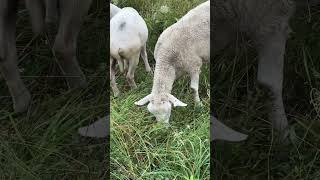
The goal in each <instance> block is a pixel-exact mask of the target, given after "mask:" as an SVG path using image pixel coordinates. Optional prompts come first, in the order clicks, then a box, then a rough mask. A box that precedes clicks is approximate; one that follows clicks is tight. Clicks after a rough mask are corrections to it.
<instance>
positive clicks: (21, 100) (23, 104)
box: [13, 90, 31, 113]
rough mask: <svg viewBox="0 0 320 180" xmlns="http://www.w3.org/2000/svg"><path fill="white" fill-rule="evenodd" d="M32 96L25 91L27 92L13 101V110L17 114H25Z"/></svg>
mask: <svg viewBox="0 0 320 180" xmlns="http://www.w3.org/2000/svg"><path fill="white" fill-rule="evenodd" d="M30 101H31V95H30V93H29V91H27V90H25V92H24V93H23V94H22V95H20V96H18V97H15V98H14V99H13V108H14V112H15V113H22V112H25V111H26V110H27V109H28V107H29V104H30Z"/></svg>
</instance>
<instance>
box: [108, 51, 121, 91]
mask: <svg viewBox="0 0 320 180" xmlns="http://www.w3.org/2000/svg"><path fill="white" fill-rule="evenodd" d="M114 69H115V61H114V59H113V58H111V57H110V86H111V88H112V91H113V94H114V97H118V96H119V94H120V91H119V89H118V87H117V83H116V72H115V70H114Z"/></svg>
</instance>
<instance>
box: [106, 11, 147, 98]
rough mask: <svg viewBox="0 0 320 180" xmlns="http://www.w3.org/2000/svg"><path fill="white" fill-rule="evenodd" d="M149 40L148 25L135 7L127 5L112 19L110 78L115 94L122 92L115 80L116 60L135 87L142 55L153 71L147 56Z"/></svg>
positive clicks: (121, 70)
mask: <svg viewBox="0 0 320 180" xmlns="http://www.w3.org/2000/svg"><path fill="white" fill-rule="evenodd" d="M147 40H148V28H147V25H146V23H145V21H144V20H143V18H142V17H141V16H140V15H139V13H138V12H137V11H136V10H135V9H133V8H131V7H125V8H123V9H121V10H120V11H119V12H118V13H117V14H116V15H114V16H113V18H112V19H111V20H110V79H111V88H112V90H113V92H114V96H118V95H119V93H120V91H119V89H118V88H117V85H116V81H115V65H116V61H117V62H118V65H119V69H120V72H124V71H128V72H127V76H126V78H127V81H128V83H129V85H130V86H131V87H133V88H135V87H136V83H135V81H134V73H135V70H136V68H137V66H138V63H139V57H140V55H141V57H142V59H143V61H144V64H145V69H146V71H147V72H151V67H150V65H149V63H148V57H147V49H146V48H147V44H146V43H147ZM115 60H116V61H115Z"/></svg>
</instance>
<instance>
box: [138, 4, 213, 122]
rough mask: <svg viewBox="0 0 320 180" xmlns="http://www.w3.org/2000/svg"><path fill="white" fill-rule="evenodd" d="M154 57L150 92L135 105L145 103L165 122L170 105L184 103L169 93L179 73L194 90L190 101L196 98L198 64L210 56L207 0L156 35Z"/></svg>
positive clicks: (169, 111)
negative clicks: (189, 79)
mask: <svg viewBox="0 0 320 180" xmlns="http://www.w3.org/2000/svg"><path fill="white" fill-rule="evenodd" d="M154 56H155V59H156V68H155V72H154V79H153V87H152V92H151V94H149V95H147V96H146V97H144V98H143V99H141V100H140V101H138V102H135V104H136V105H139V106H142V105H144V104H146V103H148V102H150V103H149V104H148V110H149V111H150V112H151V113H152V114H153V115H154V116H155V117H156V119H157V121H164V122H166V123H168V122H169V118H170V114H171V106H172V105H171V104H173V106H174V107H176V106H186V105H187V104H185V103H183V102H181V101H180V100H178V99H177V98H176V97H174V96H173V95H172V94H171V90H172V86H173V83H174V81H175V79H176V77H178V76H179V75H180V74H181V73H182V72H187V73H188V74H189V75H190V77H191V84H190V87H191V88H192V90H193V91H194V100H195V102H196V103H197V104H201V102H200V98H199V92H198V87H199V75H200V69H201V66H202V63H203V62H205V63H208V62H209V59H210V1H206V2H204V3H202V4H200V5H199V6H197V7H195V8H194V9H192V10H190V11H189V12H188V13H187V14H186V15H185V16H183V17H182V18H181V19H180V20H179V21H178V22H176V23H175V24H173V25H172V26H170V27H169V28H167V29H166V30H165V31H164V32H163V33H162V34H161V35H160V37H159V39H158V42H157V44H156V47H155V52H154Z"/></svg>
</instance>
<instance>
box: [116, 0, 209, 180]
mask: <svg viewBox="0 0 320 180" xmlns="http://www.w3.org/2000/svg"><path fill="white" fill-rule="evenodd" d="M201 2H203V1H202V0H193V1H189V0H173V1H172V0H165V1H160V0H155V1H143V0H127V1H126V0H119V1H113V3H115V4H117V5H118V6H119V7H126V6H127V7H128V6H129V7H134V8H135V9H137V10H138V12H139V13H140V14H141V15H142V17H143V18H144V19H145V21H146V23H147V25H148V28H149V41H148V48H147V49H148V58H149V61H150V62H151V64H154V59H153V50H154V46H155V43H156V41H157V39H158V37H159V35H160V33H161V32H162V31H163V30H164V29H165V28H166V27H168V26H170V25H171V24H173V23H174V22H176V20H177V19H178V18H180V17H182V16H183V15H184V14H185V13H186V12H187V11H188V10H190V9H191V8H192V7H195V6H196V5H198V4H200V3H201ZM165 5H166V6H167V8H168V9H167V10H168V12H167V13H165V11H166V8H165V7H164V6H165ZM161 6H162V7H161ZM161 11H162V12H163V13H162V12H161ZM208 74H209V71H208V68H204V71H203V73H202V76H201V82H200V91H201V94H200V97H201V98H202V100H203V104H204V107H203V108H195V106H194V104H193V100H192V92H191V90H190V88H189V79H188V78H182V79H180V80H179V81H176V83H175V86H174V88H173V94H174V95H175V96H176V97H178V98H179V99H180V100H182V101H183V102H185V103H187V104H188V106H187V107H185V108H176V109H174V110H173V113H172V115H171V119H170V124H171V126H170V127H169V128H166V127H164V126H163V125H161V124H158V123H156V121H155V119H154V118H153V117H152V115H151V114H150V113H149V112H148V111H147V108H146V107H143V108H140V107H136V106H135V105H134V102H135V101H137V100H139V99H141V98H143V97H144V96H146V95H148V94H149V93H150V92H151V88H152V77H151V75H149V74H147V73H146V72H145V70H144V66H143V62H142V61H140V67H139V69H138V70H137V71H136V75H135V77H136V78H135V79H136V82H137V85H138V88H137V89H135V90H131V89H130V88H128V87H127V86H126V83H125V80H124V77H123V76H120V75H118V76H117V83H118V86H119V88H120V90H121V91H122V93H123V94H122V95H121V96H120V97H119V98H114V97H111V141H110V146H111V151H110V159H111V162H110V163H111V166H110V171H111V178H112V179H188V180H189V179H190V180H191V179H209V175H210V174H209V159H210V158H209V157H210V148H209V104H210V101H209V97H208V92H207V89H209V88H210V87H209V82H210V81H209V78H208Z"/></svg>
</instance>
